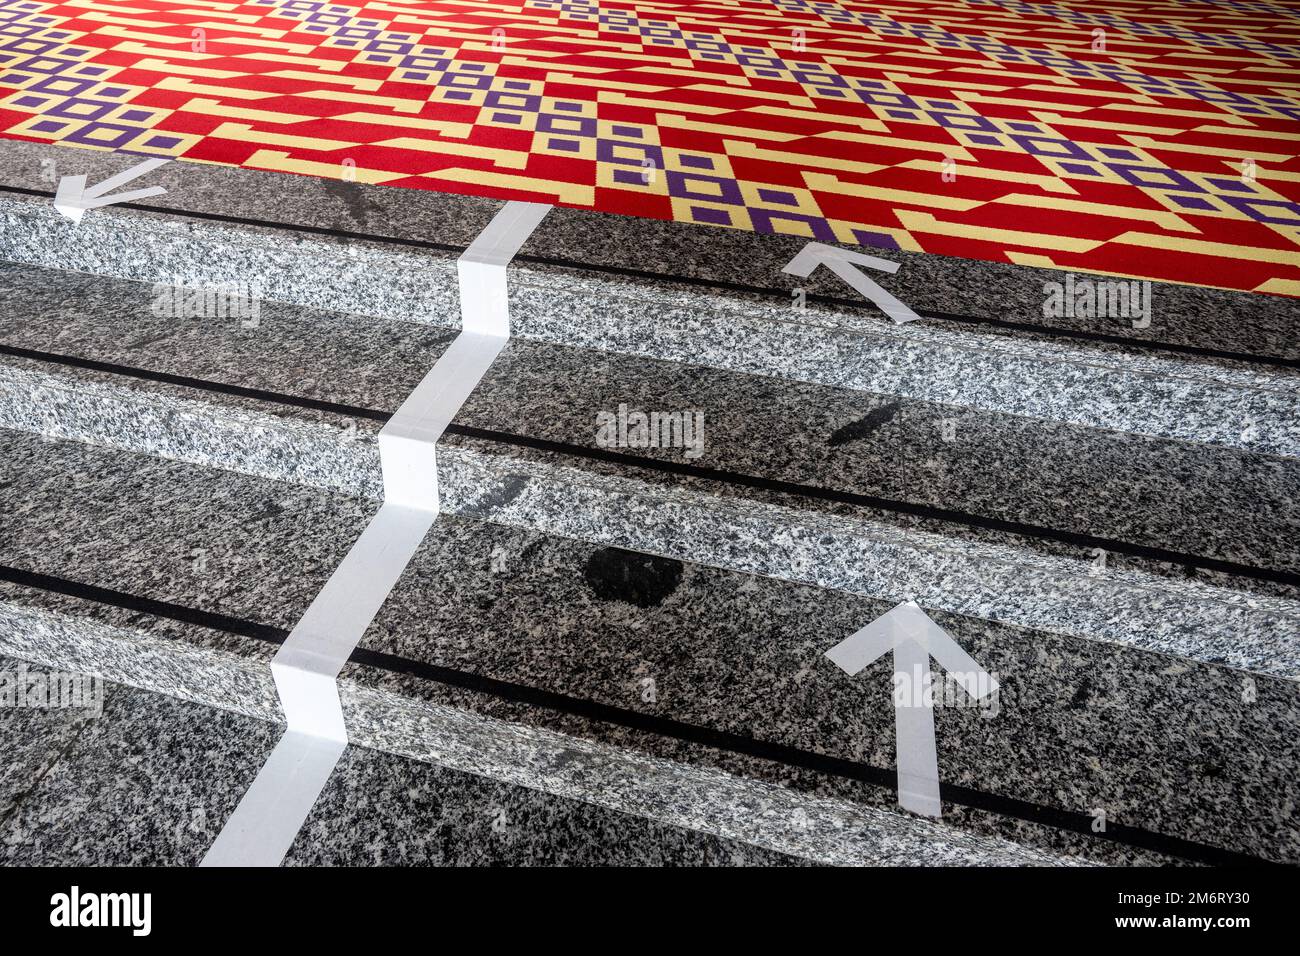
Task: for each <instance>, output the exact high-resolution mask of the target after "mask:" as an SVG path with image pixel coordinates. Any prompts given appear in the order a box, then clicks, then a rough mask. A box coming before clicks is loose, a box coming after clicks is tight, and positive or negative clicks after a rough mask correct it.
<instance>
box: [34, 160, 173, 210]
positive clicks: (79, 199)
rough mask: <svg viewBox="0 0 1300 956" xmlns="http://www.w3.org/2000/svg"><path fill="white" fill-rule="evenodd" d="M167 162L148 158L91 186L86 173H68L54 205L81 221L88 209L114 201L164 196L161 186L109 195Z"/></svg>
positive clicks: (62, 181) (61, 180) (61, 183)
mask: <svg viewBox="0 0 1300 956" xmlns="http://www.w3.org/2000/svg"><path fill="white" fill-rule="evenodd" d="M166 162H167V160H165V159H146V160H145V161H144V162H142V163H138V164H137V165H135V166H132V167H131V168H130V169H128V170H125V171H123V172H120V173H118V174H117V175H116V176H112V177H110V178H108V179H105V180H104V181H103V182H102V183H100V184H99V185H97V186H89V187H87V185H86V177H85V176H64V177H63V178H62V179H60V180H59V188H58V190H57V191H56V192H55V194H54V208H55V209H57V210H58V211H59V212H61V213H62V214H63V215H65V216H67V217H68V218H69V219H71V220H72V221H73V222H81V217H82V216H84V215H85V214H86V210H87V209H98V208H99V207H100V206H108V205H111V204H112V203H117V202H130V201H131V200H133V199H148V198H149V197H150V196H161V195H162V194H163V193H165V192H167V190H165V189H163V188H162V187H161V186H147V187H146V188H144V189H135V190H132V191H131V192H126V193H118V194H117V195H115V196H110V195H107V194H108V193H111V192H112V191H113V190H114V189H117V187H119V186H125V185H126V184H127V183H129V182H131V181H132V180H133V179H139V178H140V177H141V176H143V175H145V174H146V173H151V172H153V171H154V170H155V169H157V168H158V167H159V166H161V165H163V164H164V163H166Z"/></svg>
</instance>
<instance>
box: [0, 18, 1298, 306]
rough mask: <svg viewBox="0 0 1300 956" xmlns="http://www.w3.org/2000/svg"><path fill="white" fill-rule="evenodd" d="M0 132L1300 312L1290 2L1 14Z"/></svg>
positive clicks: (1294, 24) (1294, 30)
mask: <svg viewBox="0 0 1300 956" xmlns="http://www.w3.org/2000/svg"><path fill="white" fill-rule="evenodd" d="M0 135H2V136H6V137H10V138H15V139H24V140H33V141H38V142H51V143H61V144H64V145H69V146H81V147H88V148H93V149H109V150H120V151H130V152H135V153H141V154H149V155H161V156H173V157H180V158H184V159H188V160H200V161H204V162H212V163H223V164H231V165H239V166H246V167H250V168H256V169H271V170H284V171H290V172H297V173H304V174H307V175H312V176H323V177H334V178H344V179H352V178H355V179H356V180H357V181H362V182H371V183H385V184H389V185H392V186H405V187H413V188H418V189H432V190H440V191H447V192H464V193H472V194H476V195H486V196H496V197H501V198H511V199H535V200H541V201H545V202H559V203H563V204H565V205H571V206H579V207H594V208H596V209H601V210H605V211H610V212H618V213H626V214H631V215H637V216H648V217H654V218H660V219H676V220H683V221H687V222H696V223H705V224H709V225H713V226H717V227H733V228H740V229H751V230H755V231H759V232H783V233H792V234H796V235H801V236H808V237H810V238H817V239H822V240H830V241H840V242H851V243H860V244H863V245H868V246H876V247H882V248H886V249H889V248H902V249H911V250H924V251H929V252H937V253H943V254H947V255H956V256H965V257H969V258H977V259H988V260H994V261H1001V262H1008V261H1009V262H1016V263H1022V264H1029V265H1042V266H1053V267H1059V268H1066V269H1079V270H1088V271H1097V272H1107V273H1115V274H1119V275H1128V276H1136V277H1142V278H1151V279H1161V280H1172V281H1177V282H1190V283H1195V284H1200V285H1211V286H1219V287H1224V288H1233V289H1245V290H1255V291H1259V292H1269V293H1280V294H1286V295H1300V202H1298V200H1300V158H1298V156H1300V3H1296V2H1292V3H1274V2H1249V0H1243V2H1220V3H1204V2H1199V3H1198V2H1151V3H1135V2H1111V3H1107V4H1105V5H1104V6H1103V5H1101V4H1095V3H1088V2H1069V3H1057V2H1026V0H949V2H934V0H894V2H887V3H883V4H867V3H861V2H851V0H843V2H840V0H836V2H832V0H695V2H690V0H687V2H666V0H665V2H635V0H623V2H618V0H615V2H604V0H574V2H569V0H504V2H488V0H441V2H417V0H348V2H340V3H325V2H308V0H247V2H218V0H75V2H66V3H46V2H40V0H0ZM140 185H143V183H141V184H140Z"/></svg>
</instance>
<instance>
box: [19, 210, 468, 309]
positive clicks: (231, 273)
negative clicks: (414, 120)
mask: <svg viewBox="0 0 1300 956" xmlns="http://www.w3.org/2000/svg"><path fill="white" fill-rule="evenodd" d="M0 259H7V260H9V261H11V262H24V263H28V264H31V265H38V266H43V267H45V268H50V269H67V270H70V271H73V272H86V273H90V274H91V275H101V276H111V277H114V278H119V279H130V280H133V281H136V282H149V283H166V284H167V285H173V284H181V285H207V284H218V283H255V284H256V285H255V288H253V292H254V294H256V295H257V297H258V298H264V299H269V300H273V301H278V302H288V303H292V304H294V305H302V306H307V307H309V308H317V309H325V310H331V311H336V312H355V313H358V314H361V315H370V316H378V317H381V318H389V319H398V320H403V321H409V322H425V323H430V324H434V325H445V326H459V325H460V293H459V287H458V284H457V278H456V256H455V255H450V254H446V253H439V252H437V251H434V250H427V249H418V250H417V249H410V248H406V247H402V246H394V245H380V244H376V243H368V242H362V241H359V240H352V239H345V238H330V237H324V236H318V235H312V234H302V233H292V232H285V231H283V230H273V229H254V228H252V227H247V226H232V225H229V224H226V223H220V222H209V221H204V220H196V219H183V218H180V217H175V216H156V215H146V214H142V213H136V212H133V211H130V210H119V209H113V210H107V211H102V212H100V213H98V214H96V213H92V214H90V215H87V216H86V218H85V219H83V220H82V221H81V222H80V223H76V224H74V223H72V222H71V221H69V220H67V219H65V218H63V217H62V216H61V215H59V214H58V213H57V212H56V211H55V210H54V208H53V206H52V205H50V204H48V203H47V202H39V201H33V200H26V199H17V198H14V197H12V196H0Z"/></svg>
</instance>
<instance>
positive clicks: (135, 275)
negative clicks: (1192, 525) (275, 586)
mask: <svg viewBox="0 0 1300 956" xmlns="http://www.w3.org/2000/svg"><path fill="white" fill-rule="evenodd" d="M0 158H3V159H4V160H5V162H4V163H0V170H3V172H0V222H3V224H4V229H3V231H0V259H8V260H13V261H20V262H24V263H28V264H35V265H42V266H45V267H49V268H56V269H70V270H74V271H80V272H86V273H92V274H97V275H104V276H114V277H119V278H128V279H133V280H138V281H143V282H148V283H154V282H167V283H182V282H190V283H196V284H208V283H239V282H243V283H245V284H248V285H251V286H254V287H255V293H254V294H257V295H260V296H261V297H263V298H266V299H271V300H276V301H282V302H287V303H291V304H297V305H303V306H309V307H314V308H318V309H333V310H342V311H348V312H355V313H360V314H365V315H370V316H376V317H380V318H387V319H398V320H404V321H411V322H423V323H432V324H435V325H442V326H449V327H454V326H455V325H457V324H458V321H459V296H458V292H457V283H456V268H455V260H456V258H457V257H458V256H459V255H460V253H461V252H462V251H463V250H464V248H465V247H466V246H467V245H468V244H469V243H470V242H471V241H472V240H473V239H474V237H476V236H477V235H478V234H479V233H480V232H481V230H482V229H483V227H484V226H486V224H487V222H488V221H489V220H490V219H491V216H492V214H493V213H494V212H495V211H496V210H497V209H498V208H500V205H501V204H500V203H499V202H494V201H488V200H481V199H476V198H472V197H462V196H451V195H444V194H434V193H426V192H421V191H418V190H394V189H385V188H383V187H370V186H365V185H361V184H356V183H336V182H329V181H325V180H317V179H308V178H305V177H295V176H286V175H281V174H275V173H261V172H252V171H247V170H234V169H227V168H222V167H213V166H202V165H194V164H184V163H178V164H171V165H169V166H167V167H164V168H162V169H160V170H158V171H156V172H155V173H154V174H153V175H152V176H151V179H150V183H151V184H157V185H163V186H165V187H166V188H167V189H168V190H169V192H168V193H167V195H165V196H162V197H157V198H155V199H152V200H150V202H149V203H148V204H145V205H140V204H128V205H125V206H110V207H106V208H103V209H99V210H93V211H91V212H90V213H88V214H87V216H86V218H85V219H84V220H83V222H82V223H80V224H78V225H74V224H72V223H71V222H70V221H69V220H67V219H65V218H63V217H62V216H61V215H59V214H58V213H57V212H56V211H55V210H54V209H53V207H52V204H51V196H52V194H53V193H52V188H53V186H52V183H50V182H47V181H44V180H42V178H41V176H42V174H43V171H44V170H47V169H48V168H49V167H48V166H43V165H42V161H43V160H45V161H53V162H54V163H55V168H56V170H59V171H66V170H68V168H69V167H70V166H75V168H76V172H78V173H88V174H89V175H91V176H92V177H99V176H102V175H107V174H109V173H110V172H114V171H117V170H118V169H120V168H122V167H123V166H125V165H127V164H128V162H129V159H130V158H129V157H122V156H114V155H111V154H88V153H83V152H81V151H77V152H71V151H68V150H61V149H57V148H54V147H48V146H42V145H39V144H31V143H18V142H8V141H7V142H4V143H0ZM60 174H63V173H62V172H60ZM804 243H805V240H803V239H796V238H794V237H789V236H779V235H757V234H750V233H741V232H736V231H732V230H720V229H716V228H710V227H704V226H682V225H680V224H669V223H660V222H656V221H651V220H643V219H637V218H629V217H620V216H611V215H603V214H594V213H589V212H586V211H579V210H566V209H556V210H553V211H552V212H551V213H550V214H549V215H548V217H547V219H546V220H544V221H543V223H542V225H541V227H539V229H538V230H537V231H536V232H535V233H534V234H533V235H532V237H531V238H530V239H529V241H528V242H527V243H526V244H525V245H524V247H523V249H522V251H521V253H520V255H519V256H517V257H516V259H515V261H514V262H513V263H512V264H511V266H510V269H509V273H510V288H511V317H512V325H513V329H514V333H515V334H516V335H517V336H520V337H523V338H532V339H540V340H543V341H548V342H552V343H556V344H561V345H570V346H580V347H584V348H595V349H601V350H605V351H613V352H619V353H623V354H628V355H634V356H640V357H645V358H656V359H664V360H669V361H674V362H681V363H685V364H688V365H692V366H707V367H713V368H720V369H725V370H730V371H738V372H744V373H747V374H754V375H762V376H767V377H774V378H781V379H788V380H792V381H799V382H808V383H813V384H819V385H825V386H833V387H841V388H848V389H853V390H860V391H869V392H875V393H881V394H890V395H897V396H901V397H907V398H913V399H919V400H924V401H933V402H942V403H947V404H955V405H961V406H964V407H970V408H977V409H984V410H990V411H999V412H1008V413H1013V414H1020V415H1030V416H1034V417H1039V418H1045V419H1050V420H1053V421H1062V422H1067V423H1071V424H1077V425H1083V426H1087V427H1101V428H1110V429H1117V430H1124V431H1132V432H1136V433H1140V434H1146V435H1154V436H1160V437H1166V438H1177V439H1183V440H1188V441H1196V442H1209V443H1214V444H1221V445H1225V446H1229V447H1236V448H1243V449H1248V450H1254V451H1259V452H1264V453H1272V454H1280V455H1290V456H1295V455H1297V453H1300V424H1297V422H1300V414H1298V412H1300V372H1298V371H1297V369H1300V353H1297V351H1296V346H1295V343H1294V341H1293V337H1291V336H1290V335H1289V332H1288V331H1287V329H1288V328H1289V322H1290V319H1291V317H1293V314H1294V305H1293V302H1294V300H1290V299H1285V298H1281V297H1271V296H1262V295H1252V294H1245V293H1229V292H1222V291H1215V290H1207V289H1199V288H1195V287H1189V286H1176V285H1159V286H1157V287H1156V288H1154V289H1153V290H1152V294H1151V301H1152V309H1153V313H1152V316H1151V321H1150V323H1149V324H1148V325H1142V323H1141V321H1138V323H1137V324H1138V325H1140V326H1141V327H1139V328H1134V327H1133V325H1134V321H1133V320H1128V319H1115V318H1104V319H1093V318H1083V317H1060V318H1056V317H1053V318H1045V317H1044V315H1043V307H1044V302H1045V301H1046V300H1047V298H1048V297H1049V294H1050V292H1049V291H1045V290H1047V289H1049V288H1054V287H1050V286H1049V285H1048V284H1050V283H1061V282H1064V281H1065V276H1064V274H1063V273H1061V272H1059V271H1056V270H1045V269H1038V268H1027V267H1021V266H1010V265H998V264H996V263H992V264H990V263H977V262H972V261H968V260H960V259H952V258H947V257H942V256H928V255H923V254H920V253H909V252H906V251H903V250H888V251H884V252H882V255H884V256H885V257H886V258H890V259H892V260H893V261H896V262H901V263H903V265H902V267H901V268H900V269H899V271H898V272H897V273H895V274H893V275H890V274H887V273H883V272H879V273H874V272H873V278H874V279H875V280H876V281H878V282H879V284H880V285H882V286H883V287H885V288H886V289H888V290H889V291H890V292H891V293H893V294H894V295H896V296H898V297H899V298H900V299H902V300H903V301H904V302H906V303H908V304H910V305H911V306H912V307H913V308H914V309H915V310H917V311H918V312H919V313H920V314H921V315H922V316H923V318H922V320H921V321H917V322H912V323H907V324H904V325H895V324H894V323H893V322H891V321H889V320H888V319H885V318H884V317H883V315H882V314H881V312H880V311H879V310H878V309H876V308H875V307H874V306H869V305H865V304H864V303H863V302H862V300H861V299H860V298H854V297H853V296H854V294H853V293H852V292H851V290H848V287H847V286H844V285H843V284H842V283H841V282H840V281H839V280H838V279H837V278H835V277H834V276H831V275H828V274H826V270H825V269H822V270H819V271H817V272H815V273H813V274H812V275H811V276H809V277H806V278H801V277H796V276H793V275H790V274H787V273H785V272H783V271H782V269H783V267H784V266H785V265H786V264H787V263H789V261H790V260H791V259H793V257H794V256H795V254H796V253H798V252H799V251H800V249H802V248H803V245H804ZM1092 278H1093V279H1097V278H1099V277H1092ZM795 306H798V307H797V308H796V307H795ZM1143 321H1144V320H1143Z"/></svg>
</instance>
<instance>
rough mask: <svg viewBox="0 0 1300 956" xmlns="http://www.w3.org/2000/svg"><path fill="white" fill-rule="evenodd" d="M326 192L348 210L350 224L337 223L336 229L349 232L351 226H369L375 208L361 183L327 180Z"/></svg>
mask: <svg viewBox="0 0 1300 956" xmlns="http://www.w3.org/2000/svg"><path fill="white" fill-rule="evenodd" d="M324 183H325V191H326V192H327V193H329V194H330V195H331V196H333V197H334V198H335V199H338V200H340V201H341V202H342V203H343V205H344V206H346V207H347V210H348V217H349V221H348V222H336V223H335V224H334V228H336V229H342V230H344V231H347V229H348V227H349V226H360V227H362V228H364V227H366V226H368V225H369V223H368V222H367V220H368V219H369V218H370V211H371V210H372V209H373V208H375V207H374V203H372V202H371V201H370V197H369V196H367V195H366V194H365V192H363V191H362V189H361V184H360V183H350V182H347V181H346V180H342V179H326V180H324Z"/></svg>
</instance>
